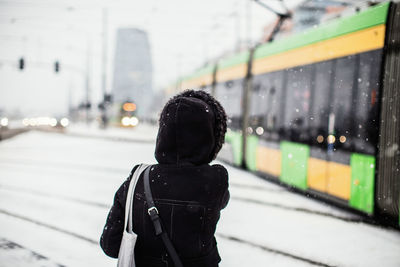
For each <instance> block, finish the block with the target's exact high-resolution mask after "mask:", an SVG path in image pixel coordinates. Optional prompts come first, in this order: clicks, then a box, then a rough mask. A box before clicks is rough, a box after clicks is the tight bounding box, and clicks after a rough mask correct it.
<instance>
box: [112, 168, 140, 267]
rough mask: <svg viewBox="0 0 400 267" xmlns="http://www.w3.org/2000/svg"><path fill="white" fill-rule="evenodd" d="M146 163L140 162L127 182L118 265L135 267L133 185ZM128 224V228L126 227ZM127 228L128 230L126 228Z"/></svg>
mask: <svg viewBox="0 0 400 267" xmlns="http://www.w3.org/2000/svg"><path fill="white" fill-rule="evenodd" d="M147 166H148V165H146V164H141V165H139V167H138V168H137V169H136V171H135V173H134V174H133V175H132V178H131V182H130V183H129V188H128V193H127V196H126V204H125V224H124V233H123V235H122V240H121V246H120V248H119V253H118V265H117V266H118V267H135V266H136V264H135V244H136V239H137V235H136V234H135V233H134V232H133V231H132V225H133V222H132V219H133V217H132V210H133V208H132V206H133V200H134V195H135V187H136V184H137V181H138V179H139V176H140V174H141V173H142V172H143V171H144V170H145V169H146V168H147ZM127 225H128V228H127V227H126V226H127ZM127 229H128V230H127Z"/></svg>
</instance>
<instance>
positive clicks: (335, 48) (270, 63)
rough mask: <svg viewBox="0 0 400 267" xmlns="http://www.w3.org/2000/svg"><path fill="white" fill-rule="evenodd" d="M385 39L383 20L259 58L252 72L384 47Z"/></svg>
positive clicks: (269, 70)
mask: <svg viewBox="0 0 400 267" xmlns="http://www.w3.org/2000/svg"><path fill="white" fill-rule="evenodd" d="M384 43H385V25H384V24H382V25H378V26H374V27H371V28H368V29H364V30H361V31H358V32H354V33H350V34H346V35H342V36H339V37H336V38H333V39H330V40H326V41H321V42H318V43H315V44H311V45H309V46H306V47H300V48H297V49H293V50H290V51H287V52H283V53H281V54H276V55H272V56H269V57H266V58H261V59H257V60H255V61H254V63H253V69H252V72H253V74H261V73H266V72H271V71H277V70H282V69H286V68H291V67H295V66H301V65H307V64H312V63H317V62H321V61H325V60H329V59H334V58H339V57H344V56H348V55H353V54H358V53H362V52H367V51H370V50H375V49H379V48H382V47H383V45H384Z"/></svg>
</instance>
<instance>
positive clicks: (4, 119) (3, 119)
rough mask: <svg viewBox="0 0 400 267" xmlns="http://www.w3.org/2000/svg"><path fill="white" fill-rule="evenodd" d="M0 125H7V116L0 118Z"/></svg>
mask: <svg viewBox="0 0 400 267" xmlns="http://www.w3.org/2000/svg"><path fill="white" fill-rule="evenodd" d="M0 124H1V126H4V127H6V126H7V125H8V119H7V118H2V119H1V121H0Z"/></svg>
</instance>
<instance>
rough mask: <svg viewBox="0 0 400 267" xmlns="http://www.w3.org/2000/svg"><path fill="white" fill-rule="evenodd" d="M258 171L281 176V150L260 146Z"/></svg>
mask: <svg viewBox="0 0 400 267" xmlns="http://www.w3.org/2000/svg"><path fill="white" fill-rule="evenodd" d="M256 155H257V156H256V168H257V170H258V171H261V172H264V173H267V174H270V175H273V176H275V177H279V176H280V175H281V151H280V150H279V149H271V148H266V147H262V146H259V147H258V148H257V152H256Z"/></svg>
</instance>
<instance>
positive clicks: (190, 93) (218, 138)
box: [160, 89, 227, 160]
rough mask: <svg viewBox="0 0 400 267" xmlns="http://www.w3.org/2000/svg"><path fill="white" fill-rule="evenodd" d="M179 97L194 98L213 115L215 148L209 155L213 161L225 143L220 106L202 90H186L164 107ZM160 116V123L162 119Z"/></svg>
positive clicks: (223, 114) (223, 118)
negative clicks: (210, 110)
mask: <svg viewBox="0 0 400 267" xmlns="http://www.w3.org/2000/svg"><path fill="white" fill-rule="evenodd" d="M180 97H194V98H197V99H200V100H202V101H203V102H205V103H206V104H207V105H208V106H210V108H211V109H212V111H213V112H214V114H215V126H214V136H215V146H214V149H213V151H212V153H211V155H212V158H211V160H214V159H215V158H216V157H217V154H218V152H219V151H220V150H221V148H222V145H223V144H224V142H225V133H226V128H227V126H226V122H227V116H226V113H225V110H224V108H223V107H222V105H221V104H220V103H219V102H218V100H216V99H215V98H214V97H213V96H212V95H210V94H209V93H207V92H205V91H203V90H193V89H186V90H185V91H183V92H181V93H179V94H177V95H175V96H173V97H172V98H171V99H169V100H168V102H167V103H166V105H165V106H166V107H167V106H169V105H170V104H172V103H175V102H176V101H177V100H178V99H179V98H180ZM162 117H163V116H162V114H161V116H160V122H161V119H162Z"/></svg>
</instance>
